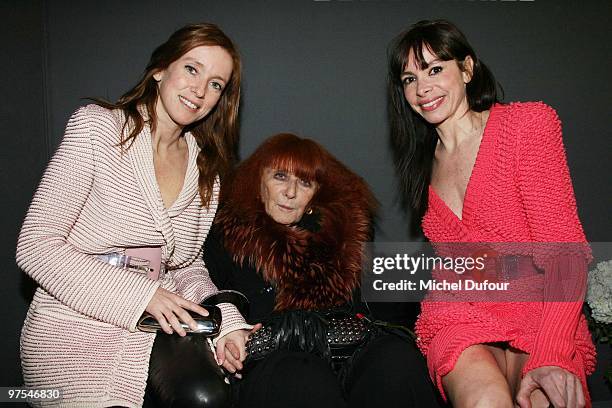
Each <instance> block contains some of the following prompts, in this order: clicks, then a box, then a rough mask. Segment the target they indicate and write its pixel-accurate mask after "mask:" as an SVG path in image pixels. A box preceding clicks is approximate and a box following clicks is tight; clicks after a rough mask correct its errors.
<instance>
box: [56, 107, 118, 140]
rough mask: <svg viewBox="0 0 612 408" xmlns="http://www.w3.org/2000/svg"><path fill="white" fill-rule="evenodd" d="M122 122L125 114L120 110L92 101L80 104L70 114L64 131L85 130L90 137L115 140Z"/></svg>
mask: <svg viewBox="0 0 612 408" xmlns="http://www.w3.org/2000/svg"><path fill="white" fill-rule="evenodd" d="M124 122H125V116H124V115H123V113H122V112H121V111H119V110H110V109H107V108H103V107H102V106H99V105H96V104H93V103H92V104H89V105H85V106H81V107H80V108H78V109H77V110H76V111H75V112H74V113H73V114H72V115H71V117H70V120H69V121H68V125H67V129H66V131H67V133H68V132H70V131H72V130H76V131H77V132H79V133H81V132H83V131H86V132H87V133H88V134H89V137H91V138H92V139H102V140H108V139H109V138H112V139H113V140H115V139H116V138H117V137H116V135H119V134H120V133H121V131H122V128H123V124H124ZM111 136H112V137H111Z"/></svg>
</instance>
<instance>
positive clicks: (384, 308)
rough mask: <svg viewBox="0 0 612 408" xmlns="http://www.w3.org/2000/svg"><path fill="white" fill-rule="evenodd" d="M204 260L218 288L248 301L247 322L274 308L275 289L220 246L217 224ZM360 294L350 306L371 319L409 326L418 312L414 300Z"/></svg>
mask: <svg viewBox="0 0 612 408" xmlns="http://www.w3.org/2000/svg"><path fill="white" fill-rule="evenodd" d="M204 262H205V263H206V267H207V269H208V273H209V274H210V277H211V279H212V281H213V283H214V284H215V285H216V286H217V288H219V289H232V290H237V291H239V292H242V293H243V294H244V295H245V296H246V297H247V298H248V299H249V302H250V310H249V315H248V316H244V317H245V319H246V321H247V322H248V323H249V324H255V323H260V322H262V321H264V320H265V319H266V318H268V317H269V316H270V315H271V314H272V311H273V309H274V297H275V292H274V288H273V287H272V285H271V284H270V283H268V282H266V281H265V280H264V279H263V277H262V276H261V274H260V273H258V272H257V271H256V270H255V268H254V267H253V266H252V265H239V264H237V263H236V262H234V261H233V260H232V257H231V255H230V254H229V253H228V252H227V250H226V249H225V247H224V245H223V237H222V234H221V232H220V230H219V226H218V225H214V226H213V227H212V228H211V230H210V232H209V234H208V237H207V238H206V242H205V243H204ZM360 298H361V296H360V293H359V292H358V291H357V293H355V294H354V296H353V299H354V302H353V305H352V307H351V308H352V309H353V310H354V311H355V312H361V313H365V314H367V315H369V316H371V317H373V318H375V319H379V320H384V321H387V322H390V323H394V324H401V325H404V326H407V327H410V328H412V327H413V326H414V322H415V321H416V317H417V315H418V313H419V304H418V303H416V302H411V303H401V302H388V303H374V302H367V303H365V302H362V301H361V299H360Z"/></svg>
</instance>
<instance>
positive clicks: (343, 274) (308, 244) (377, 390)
mask: <svg viewBox="0 0 612 408" xmlns="http://www.w3.org/2000/svg"><path fill="white" fill-rule="evenodd" d="M221 201H222V207H221V208H220V210H219V213H218V216H217V218H216V219H215V226H214V228H213V230H212V232H211V234H210V235H209V237H208V238H207V240H206V244H205V247H204V259H205V261H206V264H207V266H208V268H209V271H210V273H211V277H212V279H213V281H214V282H215V284H216V285H217V286H218V287H219V288H222V289H234V290H238V291H241V292H243V293H244V294H246V296H247V297H248V298H249V300H250V304H251V308H250V312H249V314H248V316H246V317H247V321H248V322H249V323H252V324H257V323H260V322H261V323H263V328H260V329H259V330H257V331H256V332H255V333H254V334H253V335H252V337H251V338H250V340H249V345H248V347H247V351H248V352H249V353H250V354H249V355H248V357H247V360H246V363H245V367H244V369H243V370H242V375H243V380H242V381H241V382H237V383H236V387H237V388H238V389H239V393H238V394H239V396H240V398H239V401H238V405H239V406H241V407H267V408H271V407H279V408H280V407H295V408H300V407H304V408H306V407H312V408H324V407H330V408H331V407H334V408H337V407H344V406H350V407H435V406H437V401H436V397H435V394H434V390H433V387H432V385H431V383H430V382H429V381H428V379H427V374H426V371H425V366H424V361H422V357H421V356H420V355H419V353H418V351H417V350H416V347H415V346H414V344H413V343H412V340H411V339H408V338H407V337H406V336H405V335H403V334H402V332H401V331H400V330H399V329H389V328H381V327H379V326H375V325H371V324H367V322H369V321H370V320H372V315H371V313H370V311H369V308H368V305H367V304H365V303H361V302H360V300H359V291H358V289H359V283H360V275H361V265H362V260H363V256H364V252H363V251H364V243H365V242H367V241H369V240H370V239H371V233H372V217H373V215H374V212H375V209H376V202H375V199H374V196H373V195H372V193H371V191H370V189H369V188H368V186H367V184H366V183H365V181H364V180H363V179H362V178H361V177H359V176H358V175H356V174H355V173H353V172H352V171H351V170H349V169H348V168H347V167H346V166H344V165H343V164H342V163H340V162H339V161H338V160H337V159H336V158H335V157H333V156H332V155H331V154H330V153H329V152H328V151H327V150H325V149H324V148H323V147H322V146H321V145H319V144H318V143H316V142H315V141H313V140H310V139H303V138H301V137H298V136H295V135H293V134H279V135H275V136H272V137H270V138H269V139H267V140H266V141H265V142H264V143H263V144H262V145H261V146H259V147H258V148H257V149H256V150H255V152H254V153H253V154H252V155H251V156H250V157H249V158H248V159H246V160H245V161H244V162H242V163H241V164H240V165H239V166H238V168H237V170H236V172H235V173H234V174H233V175H232V176H231V177H230V178H229V179H228V181H227V182H226V183H224V186H223V189H222V192H221ZM368 316H369V317H368ZM377 317H379V316H377ZM333 322H339V323H338V324H337V325H336V326H334V323H333ZM334 327H339V329H334ZM365 327H369V330H371V331H370V332H368V333H365V332H364V331H363V330H362V329H363V328H365ZM359 328H362V329H359ZM351 336H355V337H356V338H358V341H356V342H355V340H354V339H353V340H350V339H349V337H351ZM337 337H340V338H341V339H340V340H337V339H336V338H337ZM334 339H336V340H334ZM334 341H341V342H347V341H348V344H344V343H343V345H342V347H335V346H334ZM336 346H338V344H336Z"/></svg>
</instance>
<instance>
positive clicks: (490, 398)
mask: <svg viewBox="0 0 612 408" xmlns="http://www.w3.org/2000/svg"><path fill="white" fill-rule="evenodd" d="M453 406H454V407H456V408H462V407H465V408H468V407H469V408H513V407H514V404H513V403H512V398H511V396H510V395H509V393H508V390H507V389H506V388H504V387H501V386H499V385H498V384H482V385H481V386H480V387H479V390H478V392H472V393H469V392H467V393H466V394H465V395H463V396H462V398H459V399H458V401H456V402H455V404H454V405H453Z"/></svg>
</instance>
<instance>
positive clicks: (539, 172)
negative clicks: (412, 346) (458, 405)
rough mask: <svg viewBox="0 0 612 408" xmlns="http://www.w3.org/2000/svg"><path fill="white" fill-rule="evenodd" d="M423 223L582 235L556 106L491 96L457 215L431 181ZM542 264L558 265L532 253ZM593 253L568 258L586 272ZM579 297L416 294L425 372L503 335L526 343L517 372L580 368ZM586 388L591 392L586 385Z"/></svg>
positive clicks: (589, 354) (478, 233) (492, 231)
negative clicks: (474, 298)
mask: <svg viewBox="0 0 612 408" xmlns="http://www.w3.org/2000/svg"><path fill="white" fill-rule="evenodd" d="M422 226H423V231H424V233H425V235H426V236H427V237H428V238H429V240H430V241H432V242H585V236H584V233H583V231H582V226H581V224H580V220H579V219H578V215H577V212H576V202H575V199H574V192H573V188H572V183H571V179H570V175H569V171H568V167H567V163H566V157H565V151H564V147H563V142H562V139H561V124H560V122H559V119H558V117H557V114H556V112H555V111H554V110H553V109H552V108H550V107H549V106H547V105H545V104H543V103H541V102H535V103H511V104H509V105H500V104H497V105H494V106H493V107H492V108H491V113H490V116H489V119H488V122H487V125H486V128H485V131H484V134H483V137H482V142H481V145H480V149H479V151H478V156H477V158H476V162H475V164H474V168H473V171H472V175H471V177H470V180H469V183H468V186H467V190H466V193H465V199H464V205H463V213H462V216H461V219H459V217H457V216H456V215H455V214H454V213H453V212H452V211H451V210H450V209H449V208H448V207H447V206H446V204H445V203H444V202H443V201H442V199H441V198H440V197H439V196H437V195H436V193H435V191H434V190H433V189H432V188H431V187H430V188H429V204H428V210H427V212H426V214H425V216H424V217H423V220H422ZM534 259H535V263H536V264H537V265H538V266H539V267H542V268H544V269H548V270H550V269H551V268H559V266H558V265H555V264H554V262H549V263H547V262H545V261H544V260H538V259H537V258H536V257H535V256H534ZM589 261H590V255H589V254H585V255H584V256H583V257H582V258H581V259H580V260H579V262H573V264H572V266H571V269H572V271H563V270H562V271H560V272H561V273H567V272H571V273H574V274H584V277H585V278H586V270H587V264H588V262H589ZM581 310H582V302H581V301H574V302H541V301H540V302H535V301H534V302H521V303H519V302H515V303H492V302H489V303H483V302H471V303H468V302H435V303H434V302H427V301H425V302H423V304H422V312H421V315H420V316H419V319H418V321H417V323H416V332H417V335H418V340H417V342H418V345H419V348H420V349H421V351H422V352H423V354H425V356H426V357H427V364H428V368H429V373H430V376H431V378H432V380H433V381H434V382H435V383H436V385H437V387H438V389H439V390H440V392H441V393H442V395H443V397H444V398H446V396H445V395H444V390H443V389H442V377H443V376H445V375H446V374H448V373H449V372H450V371H451V370H452V369H453V367H454V365H455V363H456V361H457V359H458V357H459V355H460V354H461V352H462V351H463V350H464V349H466V348H467V347H469V346H471V345H474V344H481V343H487V342H500V341H503V342H508V344H509V345H510V346H512V347H514V348H517V349H520V350H522V351H524V352H526V353H529V359H528V361H527V363H526V364H525V367H524V369H523V374H524V373H526V372H527V371H529V370H532V369H534V368H537V367H541V366H547V365H553V366H558V367H562V368H564V369H566V370H568V371H570V372H572V373H574V374H575V375H576V376H578V377H579V378H580V380H581V381H582V386H583V389H584V391H585V394H587V388H586V375H587V374H590V373H591V372H592V371H593V370H594V367H595V349H594V346H593V343H592V340H591V336H590V333H589V331H588V328H587V325H586V321H585V318H584V316H583V315H582V312H581ZM587 398H588V395H587Z"/></svg>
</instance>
